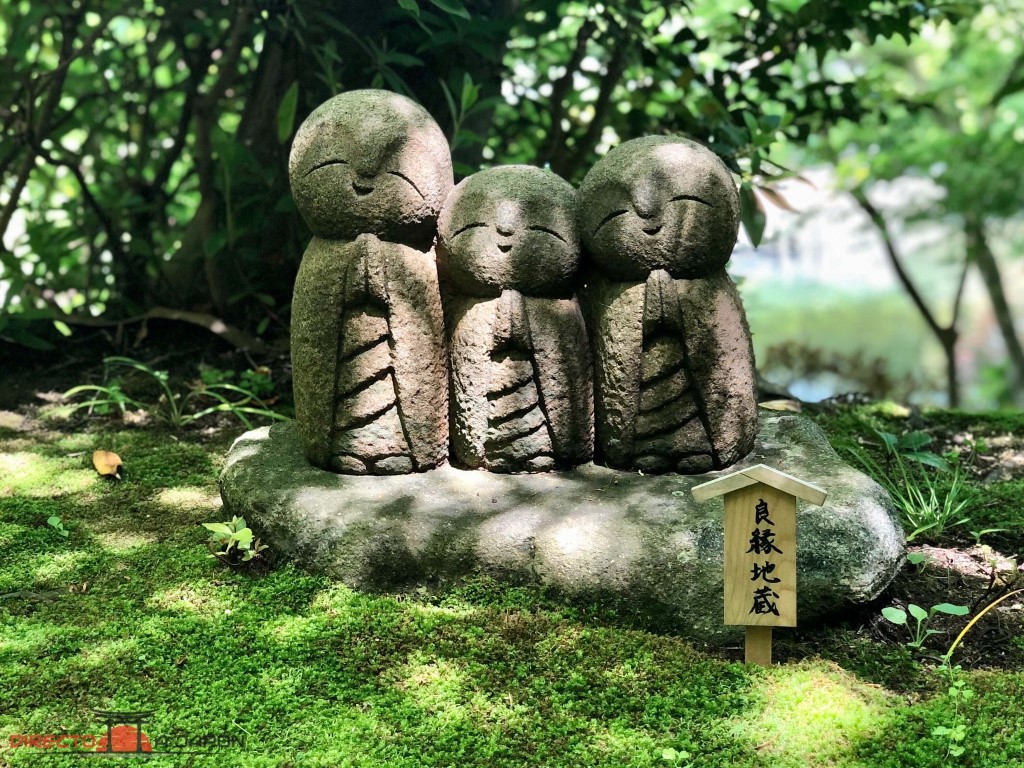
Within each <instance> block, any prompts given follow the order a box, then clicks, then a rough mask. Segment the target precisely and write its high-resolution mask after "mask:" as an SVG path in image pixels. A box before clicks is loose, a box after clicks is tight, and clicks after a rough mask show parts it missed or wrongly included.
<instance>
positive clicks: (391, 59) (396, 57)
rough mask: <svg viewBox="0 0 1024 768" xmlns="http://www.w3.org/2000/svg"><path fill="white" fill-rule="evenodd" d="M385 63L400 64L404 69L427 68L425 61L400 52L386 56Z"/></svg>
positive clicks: (391, 52)
mask: <svg viewBox="0 0 1024 768" xmlns="http://www.w3.org/2000/svg"><path fill="white" fill-rule="evenodd" d="M384 61H386V62H388V63H390V64H398V65H399V66H402V67H423V66H426V65H425V64H424V63H423V59H417V58H416V57H415V56H410V55H409V54H408V53H400V52H399V51H390V52H388V53H386V54H384Z"/></svg>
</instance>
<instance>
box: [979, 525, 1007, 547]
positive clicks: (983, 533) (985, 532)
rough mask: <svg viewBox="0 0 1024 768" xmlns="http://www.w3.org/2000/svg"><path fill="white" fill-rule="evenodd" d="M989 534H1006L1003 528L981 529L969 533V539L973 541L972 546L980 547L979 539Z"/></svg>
mask: <svg viewBox="0 0 1024 768" xmlns="http://www.w3.org/2000/svg"><path fill="white" fill-rule="evenodd" d="M990 533H1006V529H1005V528H982V529H981V530H980V531H971V532H970V534H971V537H972V538H973V539H974V546H976V547H980V546H981V537H982V536H988V535H989V534H990Z"/></svg>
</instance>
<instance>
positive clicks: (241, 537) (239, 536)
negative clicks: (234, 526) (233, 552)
mask: <svg viewBox="0 0 1024 768" xmlns="http://www.w3.org/2000/svg"><path fill="white" fill-rule="evenodd" d="M234 539H235V541H237V542H238V546H239V548H240V549H248V548H249V545H250V544H251V543H252V529H251V528H243V529H242V530H240V531H235V535H234Z"/></svg>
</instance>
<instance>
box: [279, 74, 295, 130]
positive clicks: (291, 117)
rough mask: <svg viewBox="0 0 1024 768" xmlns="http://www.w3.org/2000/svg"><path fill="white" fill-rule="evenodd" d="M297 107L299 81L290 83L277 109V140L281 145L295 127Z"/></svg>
mask: <svg viewBox="0 0 1024 768" xmlns="http://www.w3.org/2000/svg"><path fill="white" fill-rule="evenodd" d="M298 105H299V81H298V80H296V81H295V82H294V83H292V84H291V85H290V86H289V87H288V90H287V91H285V94H284V98H283V99H281V104H280V105H279V106H278V108H277V140H278V142H280V143H281V144H284V143H285V142H286V141H288V137H289V136H291V135H292V129H293V128H294V127H295V111H296V108H297V107H298Z"/></svg>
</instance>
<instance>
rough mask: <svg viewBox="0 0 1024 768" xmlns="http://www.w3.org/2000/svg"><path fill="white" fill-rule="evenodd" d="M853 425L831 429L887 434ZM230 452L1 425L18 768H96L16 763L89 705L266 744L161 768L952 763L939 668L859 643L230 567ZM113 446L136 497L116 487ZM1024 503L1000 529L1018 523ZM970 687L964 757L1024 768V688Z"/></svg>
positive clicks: (140, 436)
mask: <svg viewBox="0 0 1024 768" xmlns="http://www.w3.org/2000/svg"><path fill="white" fill-rule="evenodd" d="M851 418H853V417H850V416H849V415H845V416H843V417H839V418H832V419H831V422H832V423H833V424H834V426H833V427H831V428H830V429H831V433H832V435H833V436H834V437H837V436H841V435H842V434H848V433H850V432H851V430H853V429H858V430H863V429H864V424H865V423H867V422H866V421H865V420H867V421H870V420H872V419H879V420H884V419H886V418H889V417H888V416H886V415H885V414H884V413H877V414H876V413H872V412H864V413H860V414H859V416H857V419H860V421H856V423H855V421H851V420H850V419H851ZM948 418H949V419H956V418H960V417H959V416H957V415H955V414H950V415H949V416H948ZM963 418H965V419H967V418H975V417H967V416H964V417H963ZM1000 418H1001V417H1000ZM1006 418H1009V419H1011V421H1012V417H1009V416H1007V417H1006ZM1016 418H1017V419H1018V420H1017V421H1015V422H1013V423H1014V425H1015V428H1017V429H1021V430H1022V431H1024V429H1022V428H1024V424H1021V423H1020V422H1021V419H1020V417H1019V416H1018V417H1016ZM993 428H994V427H993ZM228 443H229V440H228V439H227V438H224V439H219V440H216V441H214V442H212V443H210V442H200V441H199V439H198V437H197V436H196V435H195V433H192V434H191V435H190V434H189V433H182V434H178V435H173V436H172V435H170V434H168V433H165V432H161V431H153V430H122V431H101V432H83V433H79V434H73V435H69V434H63V433H60V432H31V433H18V432H11V431H5V432H0V595H2V596H3V597H0V766H3V767H6V766H8V765H10V766H65V765H68V764H70V763H72V762H73V760H72V758H69V757H68V756H67V755H65V754H53V753H49V752H43V751H41V750H30V749H6V748H4V747H5V746H6V744H7V743H8V738H9V735H10V734H14V733H44V734H45V733H61V732H72V733H82V732H84V733H99V732H101V730H102V725H101V723H100V721H99V720H98V719H97V718H96V717H95V716H94V715H92V714H91V713H90V709H91V708H100V709H135V708H142V709H147V710H152V711H153V713H154V714H153V715H152V717H151V718H150V720H149V721H148V725H147V727H146V730H147V733H149V734H150V735H151V737H152V738H153V740H154V742H155V743H156V745H157V748H159V744H160V742H159V739H160V737H161V735H169V734H171V733H172V732H175V731H183V730H184V731H189V732H191V733H193V734H196V733H208V732H214V733H220V734H227V735H232V736H244V737H245V739H246V748H245V749H244V750H237V749H236V750H231V751H224V752H219V753H217V754H216V755H214V756H208V757H205V756H192V757H190V758H185V757H183V756H167V757H155V758H153V759H152V761H153V762H152V763H151V764H153V765H157V766H164V765H166V766H179V765H186V764H187V765H196V766H207V765H208V766H236V765H237V766H268V767H269V766H277V767H279V768H285V767H294V768H300V767H301V768H306V767H307V766H308V767H309V768H316V767H319V766H415V767H416V768H421V767H422V766H450V765H461V766H475V765H481V766H483V765H488V766H510V767H512V766H515V767H517V768H518V766H527V765H531V766H588V767H589V766H653V765H669V763H668V762H666V761H665V760H663V759H662V752H663V750H665V749H668V748H672V749H675V750H686V751H688V752H689V753H691V755H692V758H691V759H690V763H691V764H692V765H693V766H701V767H703V766H723V767H725V766H730V767H733V766H735V767H741V766H764V767H768V766H771V767H772V768H786V767H788V766H793V767H794V768H796V767H804V766H811V767H814V766H851V767H852V766H879V767H882V768H887V767H892V768H896V767H898V766H908V765H913V766H938V765H945V764H950V763H949V762H947V760H946V749H945V744H944V742H943V741H942V740H941V739H940V738H938V737H933V736H931V729H932V728H933V727H934V726H935V725H939V724H943V723H946V722H948V721H949V719H950V717H951V715H950V713H951V707H950V702H949V701H948V699H947V698H946V696H945V694H944V692H943V691H944V689H943V687H942V685H941V683H940V681H939V679H938V677H937V676H936V675H935V674H934V673H933V672H932V671H930V670H929V669H928V668H927V667H926V666H924V665H922V664H921V663H919V662H917V661H915V660H913V659H912V658H911V657H910V655H909V653H908V652H907V651H906V650H905V649H903V648H900V647H898V646H893V645H883V644H878V643H875V642H872V641H871V640H870V639H867V638H865V637H864V635H863V634H862V633H860V632H858V631H857V629H856V628H855V627H849V628H843V627H834V628H827V629H823V630H821V631H819V632H812V631H810V630H803V631H802V632H801V633H800V635H790V636H786V633H782V632H780V633H779V634H780V643H779V647H780V656H782V657H784V658H787V659H790V660H789V661H787V663H785V664H783V665H779V666H776V667H773V668H771V669H759V668H747V667H744V666H743V665H741V664H738V663H735V662H734V661H730V660H729V658H730V657H731V656H734V652H731V651H729V650H723V649H698V648H694V647H692V646H691V645H689V644H687V643H685V642H683V641H681V640H679V639H677V638H675V637H672V636H670V635H667V634H659V633H656V632H649V631H643V630H641V629H639V628H635V627H630V626H628V625H626V624H623V623H622V622H618V621H617V620H616V619H615V618H614V616H611V615H609V613H608V612H607V611H604V610H602V609H601V608H600V607H570V606H566V605H563V604H560V603H558V602H557V601H555V600H554V599H551V598H549V597H548V596H546V595H544V594H542V593H541V592H539V591H537V590H534V589H530V588H515V589H512V588H505V587H502V586H500V585H498V584H495V583H493V582H489V581H485V580H478V581H472V582H469V583H465V584H461V585H458V586H453V587H450V588H447V589H444V590H441V591H432V592H427V591H423V592H422V593H416V594H413V595H411V596H408V595H364V594H359V593H355V592H353V591H351V590H349V589H346V588H345V587H343V586H340V585H337V584H333V583H331V582H329V581H328V580H326V579H322V578H319V577H312V576H309V575H306V574H304V573H302V572H300V571H298V570H296V569H295V568H293V567H292V566H291V565H289V564H287V563H283V564H279V565H278V566H277V567H276V568H275V569H274V570H273V571H271V572H270V573H269V574H268V575H267V576H266V577H264V578H261V579H254V578H252V577H250V576H248V575H246V574H244V573H240V572H237V571H233V570H229V569H227V568H225V567H223V566H222V565H221V564H220V563H219V562H217V561H215V560H213V559H211V558H209V557H208V556H207V551H206V549H205V546H204V541H205V539H206V533H205V531H204V530H203V529H202V528H201V527H200V526H199V523H200V522H203V521H212V520H218V519H220V516H221V513H220V510H219V508H218V498H217V492H216V477H217V473H218V471H219V468H220V463H221V460H222V457H223V455H224V452H225V450H226V448H227V445H228ZM97 448H103V449H108V450H113V451H116V452H117V453H119V454H120V455H121V457H122V458H123V459H124V461H125V470H126V480H125V482H123V483H116V482H112V481H106V480H104V479H101V478H99V477H98V476H97V475H96V474H95V472H93V470H92V468H91V466H90V464H89V457H90V455H91V453H92V451H93V450H94V449H97ZM993 493H997V492H996V491H994V492H993ZM998 493H1004V491H1003V490H999V491H998ZM1005 497H1006V501H1005V505H1004V507H1001V508H1000V511H999V512H998V515H1002V516H1004V517H1006V516H1010V515H1012V514H1016V515H1017V518H1016V519H1017V521H1018V523H1020V522H1021V520H1020V516H1021V511H1020V509H1017V508H1016V507H1014V501H1013V492H1012V491H1005ZM1000 498H1002V497H1000ZM1017 498H1020V497H1019V496H1018V497H1017ZM1013 509H1016V512H1015V513H1014V512H1013V511H1012V510H1013ZM51 515H57V516H59V517H60V518H61V519H62V521H63V523H64V525H65V526H66V527H67V528H68V529H69V530H70V532H71V533H70V536H69V537H68V538H67V539H64V538H63V537H61V536H60V535H59V534H57V533H56V532H55V531H54V530H53V529H51V528H50V527H49V526H47V524H46V519H47V518H48V517H49V516H51ZM993 515H994V516H998V515H996V513H993ZM1017 535H1018V536H1019V534H1017ZM11 593H15V594H11ZM800 657H805V658H800ZM967 679H968V681H969V685H970V686H971V687H972V688H973V689H974V690H975V692H976V694H977V696H976V699H975V702H974V703H973V704H972V706H971V707H970V708H969V711H968V712H967V724H968V732H967V740H966V744H967V748H968V751H967V753H966V754H965V755H964V757H963V758H961V759H960V760H959V761H957V760H951V761H950V762H951V763H952V764H957V763H958V762H959V764H963V765H970V766H983V767H985V768H988V767H989V766H991V768H1002V767H1004V766H1012V765H1018V764H1024V709H1022V707H1021V706H1020V702H1021V701H1022V700H1024V671H1022V670H1020V669H1004V670H1002V671H998V672H996V671H988V672H969V673H968V678H967ZM53 752H57V751H56V750H54V751H53ZM127 759H129V760H130V759H131V758H127ZM679 764H680V765H685V764H687V763H686V761H683V762H681V763H679Z"/></svg>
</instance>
